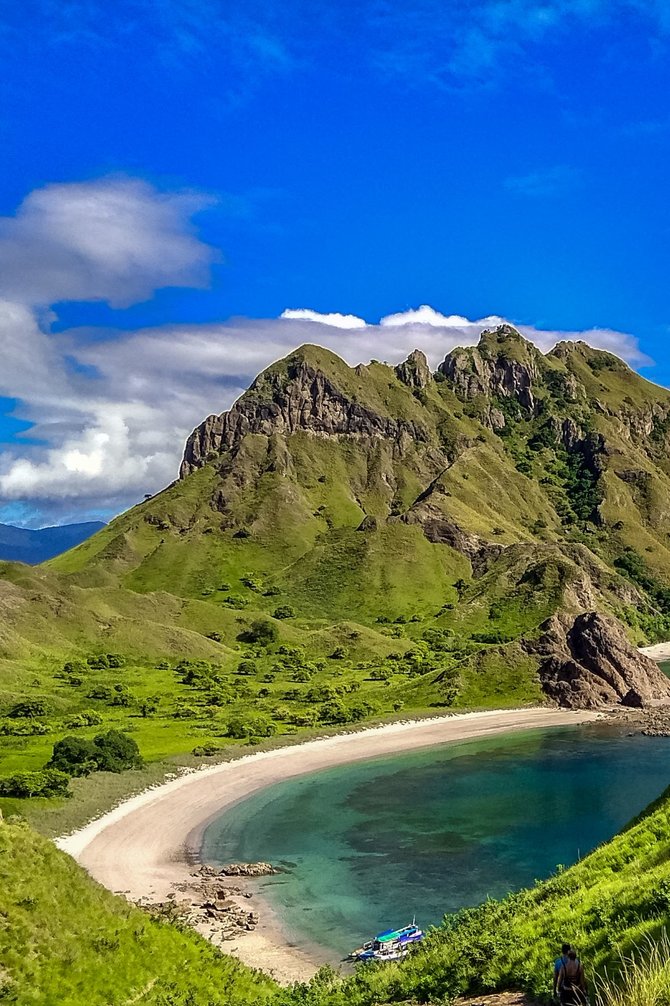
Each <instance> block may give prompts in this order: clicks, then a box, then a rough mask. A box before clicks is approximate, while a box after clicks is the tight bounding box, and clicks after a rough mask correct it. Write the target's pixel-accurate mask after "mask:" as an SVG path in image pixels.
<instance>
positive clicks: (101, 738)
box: [46, 730, 143, 776]
mask: <svg viewBox="0 0 670 1006" xmlns="http://www.w3.org/2000/svg"><path fill="white" fill-rule="evenodd" d="M142 764H143V762H142V758H141V756H140V751H139V748H138V746H137V743H136V741H135V740H134V739H133V738H132V737H129V736H128V734H124V733H121V731H120V730H108V731H107V733H104V734H98V736H97V737H94V738H93V740H87V739H86V738H84V737H74V736H72V737H71V736H68V737H63V739H62V740H60V741H57V742H56V743H55V744H54V748H53V754H52V755H51V759H50V761H49V762H48V763H47V766H46V767H47V768H48V769H57V770H58V771H59V772H64V773H66V774H67V775H70V776H82V775H90V773H91V772H123V771H124V770H125V769H130V768H140V767H141V765H142Z"/></svg>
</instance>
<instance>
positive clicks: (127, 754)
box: [93, 730, 142, 772]
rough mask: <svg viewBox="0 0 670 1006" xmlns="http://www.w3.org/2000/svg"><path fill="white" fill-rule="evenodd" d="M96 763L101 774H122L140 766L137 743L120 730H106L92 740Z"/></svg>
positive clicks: (140, 759)
mask: <svg viewBox="0 0 670 1006" xmlns="http://www.w3.org/2000/svg"><path fill="white" fill-rule="evenodd" d="M93 745H94V747H95V749H96V752H97V753H96V761H97V765H98V769H99V771H101V772H103V771H104V772H123V770H124V769H128V768H139V767H140V766H141V765H142V758H141V756H140V749H139V748H138V746H137V741H136V740H134V738H132V737H129V736H128V734H124V733H122V732H121V731H120V730H108V731H107V733H105V734H99V735H98V736H97V737H94V738H93Z"/></svg>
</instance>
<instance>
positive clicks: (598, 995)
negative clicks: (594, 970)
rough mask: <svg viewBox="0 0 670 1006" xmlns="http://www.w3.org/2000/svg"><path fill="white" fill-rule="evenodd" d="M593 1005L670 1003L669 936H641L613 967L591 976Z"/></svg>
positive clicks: (638, 1005) (646, 1005)
mask: <svg viewBox="0 0 670 1006" xmlns="http://www.w3.org/2000/svg"><path fill="white" fill-rule="evenodd" d="M594 992H595V1003H596V1006H668V1003H670V937H669V936H668V931H667V929H664V930H663V932H662V933H661V934H660V936H659V937H658V938H657V939H650V938H647V939H645V940H644V941H643V942H642V943H641V944H640V945H639V946H637V947H636V948H635V949H634V950H632V951H631V952H630V953H629V954H626V955H622V956H621V959H620V962H619V967H618V969H616V970H611V971H610V970H607V971H605V972H604V973H603V974H601V975H596V976H595V978H594Z"/></svg>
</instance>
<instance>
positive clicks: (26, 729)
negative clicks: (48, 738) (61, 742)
mask: <svg viewBox="0 0 670 1006" xmlns="http://www.w3.org/2000/svg"><path fill="white" fill-rule="evenodd" d="M48 733H49V724H48V723H42V721H41V720H5V722H4V723H0V737H41V736H44V734H48Z"/></svg>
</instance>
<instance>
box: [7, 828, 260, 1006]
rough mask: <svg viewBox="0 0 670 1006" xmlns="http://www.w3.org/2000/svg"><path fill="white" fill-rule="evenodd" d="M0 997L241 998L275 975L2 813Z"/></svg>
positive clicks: (55, 1004) (162, 1004)
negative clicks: (108, 882) (152, 909)
mask: <svg viewBox="0 0 670 1006" xmlns="http://www.w3.org/2000/svg"><path fill="white" fill-rule="evenodd" d="M0 919H1V920H2V924H1V925H0V1001H2V1002H8V1003H16V1004H17V1006H29V1004H37V1003H39V1006H83V1004H86V1006H128V1004H129V1003H142V1006H145V1004H146V1006H238V1004H239V1006H242V1004H251V1003H254V1004H256V1003H258V1004H262V1003H264V1002H268V1001H269V999H270V997H271V995H272V994H273V992H274V989H275V986H274V984H273V982H272V981H271V980H270V979H269V978H267V977H265V976H264V975H262V974H260V973H259V972H254V971H252V970H250V969H249V968H246V967H245V966H244V965H242V964H240V963H239V961H237V960H236V959H235V958H233V957H226V956H223V955H221V954H220V953H219V952H218V951H217V950H215V948H214V947H213V946H212V945H211V944H210V943H208V942H207V941H206V940H205V939H203V938H202V937H200V936H198V935H197V934H196V933H194V932H192V931H191V930H189V929H188V928H185V927H180V928H178V927H176V926H175V925H171V924H169V923H167V922H161V921H159V920H156V919H154V918H152V917H150V916H149V915H147V914H146V913H144V912H141V911H140V910H139V909H137V908H133V907H131V906H130V905H129V904H127V903H126V902H125V901H124V900H123V898H119V897H116V896H115V895H113V894H110V893H109V892H108V891H106V890H105V889H104V888H102V887H101V886H100V885H99V884H96V883H94V881H92V880H91V879H90V877H89V876H88V875H87V874H86V873H85V872H84V870H82V869H81V868H80V867H78V866H77V865H76V864H75V863H74V861H73V860H72V859H70V857H69V856H66V855H65V854H64V853H61V852H59V851H58V850H57V849H56V848H55V847H54V846H53V845H52V844H51V842H49V841H47V840H46V839H43V838H41V837H40V836H39V835H37V834H36V833H35V832H34V831H32V830H31V829H30V828H28V827H27V825H25V824H20V823H18V824H17V823H10V822H6V821H5V822H1V821H0Z"/></svg>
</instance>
